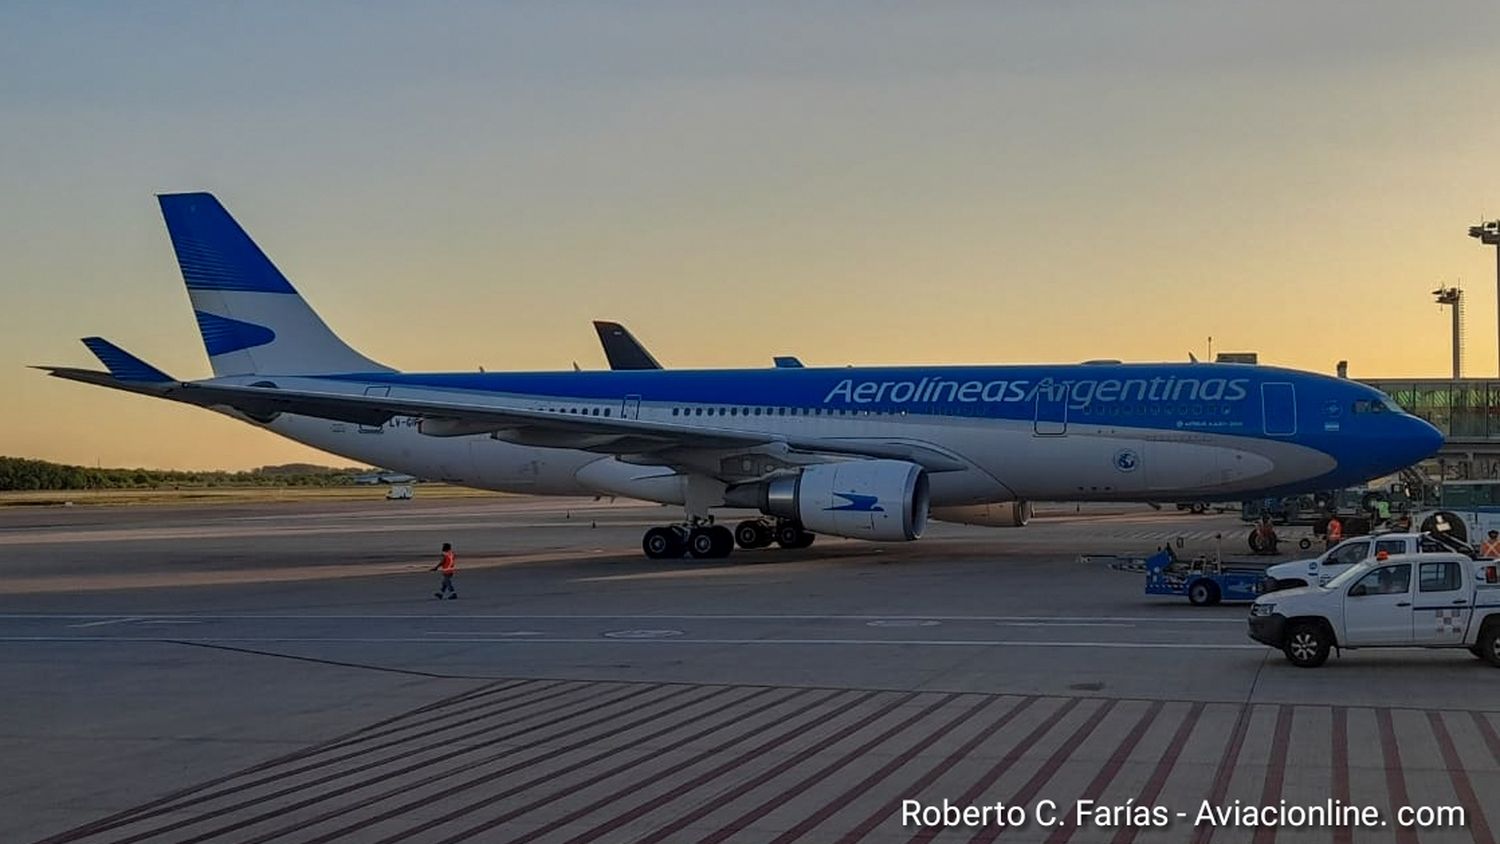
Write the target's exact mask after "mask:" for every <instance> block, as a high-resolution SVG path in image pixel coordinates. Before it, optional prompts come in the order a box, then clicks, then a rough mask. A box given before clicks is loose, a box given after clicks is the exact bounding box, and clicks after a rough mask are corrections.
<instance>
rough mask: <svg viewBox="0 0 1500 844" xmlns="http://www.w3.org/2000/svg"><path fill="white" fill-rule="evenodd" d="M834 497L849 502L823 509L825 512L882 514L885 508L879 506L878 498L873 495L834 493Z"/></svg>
mask: <svg viewBox="0 0 1500 844" xmlns="http://www.w3.org/2000/svg"><path fill="white" fill-rule="evenodd" d="M834 495H836V496H838V497H839V498H842V499H844V500H845V501H847V502H849V503H848V504H840V505H839V506H837V507H824V508H823V509H824V510H825V511H827V510H853V511H855V512H857V513H884V512H885V508H884V507H882V506H880V504H879V501H880V498H879V497H878V496H874V495H860V494H859V493H857V492H835V493H834Z"/></svg>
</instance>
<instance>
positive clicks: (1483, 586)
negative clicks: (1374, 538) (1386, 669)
mask: <svg viewBox="0 0 1500 844" xmlns="http://www.w3.org/2000/svg"><path fill="white" fill-rule="evenodd" d="M1497 565H1500V564H1497V563H1496V562H1495V561H1494V560H1474V559H1470V558H1469V557H1467V556H1464V555H1463V554H1455V553H1451V552H1449V553H1428V554H1409V555H1406V556H1400V557H1394V556H1393V557H1390V558H1388V559H1385V560H1366V561H1365V562H1362V563H1358V564H1356V565H1354V566H1350V567H1349V568H1347V569H1345V570H1344V572H1343V573H1342V574H1340V575H1339V576H1337V577H1335V578H1333V579H1332V580H1330V581H1328V583H1327V584H1326V585H1324V586H1305V587H1302V588H1300V589H1288V590H1286V591H1282V592H1274V593H1271V594H1269V595H1261V596H1260V597H1259V598H1256V599H1255V603H1254V604H1253V605H1252V606H1251V607H1250V638H1252V639H1254V640H1255V641H1257V642H1260V643H1262V644H1265V645H1270V646H1271V647H1273V648H1277V649H1279V650H1281V651H1282V652H1283V653H1285V654H1286V658H1287V659H1288V660H1290V661H1291V663H1292V664H1293V665H1297V666H1301V667H1303V668H1315V667H1317V666H1319V665H1322V664H1323V663H1324V661H1326V660H1327V659H1328V654H1329V651H1331V650H1332V649H1334V648H1340V649H1345V648H1347V649H1353V648H1401V647H1422V648H1468V649H1469V651H1470V652H1471V653H1473V654H1474V655H1475V656H1477V657H1479V658H1480V659H1483V660H1485V661H1487V662H1489V663H1490V664H1491V665H1494V666H1500V571H1497Z"/></svg>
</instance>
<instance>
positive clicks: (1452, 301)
mask: <svg viewBox="0 0 1500 844" xmlns="http://www.w3.org/2000/svg"><path fill="white" fill-rule="evenodd" d="M1432 295H1434V296H1436V297H1437V303H1438V304H1439V305H1448V306H1450V307H1452V308H1453V380H1455V381H1457V380H1458V379H1460V378H1462V377H1463V350H1464V292H1463V291H1462V290H1460V289H1458V288H1457V287H1439V288H1438V289H1436V290H1434V291H1432Z"/></svg>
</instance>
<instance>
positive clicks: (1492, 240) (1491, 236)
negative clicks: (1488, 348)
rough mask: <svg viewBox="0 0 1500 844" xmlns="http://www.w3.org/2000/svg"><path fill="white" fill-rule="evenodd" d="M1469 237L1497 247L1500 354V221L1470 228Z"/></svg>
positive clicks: (1499, 339) (1499, 341) (1498, 339)
mask: <svg viewBox="0 0 1500 844" xmlns="http://www.w3.org/2000/svg"><path fill="white" fill-rule="evenodd" d="M1469 237H1472V238H1474V239H1475V240H1477V241H1479V242H1480V243H1482V244H1484V245H1485V246H1493V247H1495V295H1496V304H1495V343H1496V345H1495V349H1496V352H1497V353H1500V220H1486V221H1483V222H1481V223H1480V224H1479V225H1477V226H1469Z"/></svg>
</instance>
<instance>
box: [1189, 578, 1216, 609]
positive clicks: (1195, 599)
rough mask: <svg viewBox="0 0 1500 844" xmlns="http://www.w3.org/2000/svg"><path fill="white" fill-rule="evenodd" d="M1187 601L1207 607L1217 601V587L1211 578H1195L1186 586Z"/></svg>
mask: <svg viewBox="0 0 1500 844" xmlns="http://www.w3.org/2000/svg"><path fill="white" fill-rule="evenodd" d="M1187 596H1188V603H1190V604H1192V605H1193V606H1195V607H1207V606H1212V605H1214V604H1217V603H1218V602H1219V587H1218V586H1215V585H1214V582H1213V581H1212V580H1195V581H1193V582H1192V584H1191V585H1190V586H1188V593H1187Z"/></svg>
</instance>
